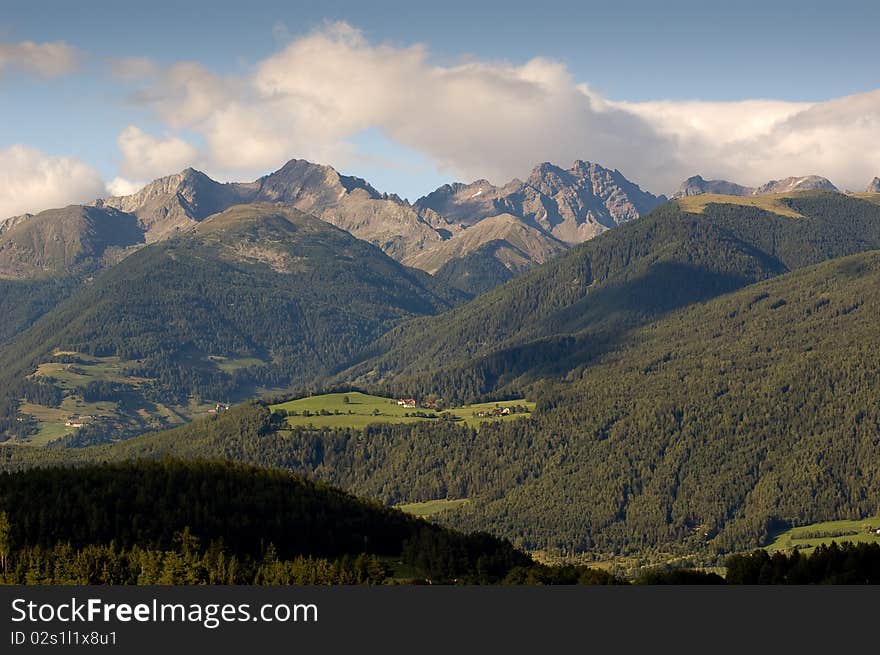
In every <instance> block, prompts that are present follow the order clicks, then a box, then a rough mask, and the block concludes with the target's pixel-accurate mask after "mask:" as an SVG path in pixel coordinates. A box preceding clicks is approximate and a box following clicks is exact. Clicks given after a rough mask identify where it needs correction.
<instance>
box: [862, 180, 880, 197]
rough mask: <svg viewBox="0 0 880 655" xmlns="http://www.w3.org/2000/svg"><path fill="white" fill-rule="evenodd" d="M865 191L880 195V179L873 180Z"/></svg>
mask: <svg viewBox="0 0 880 655" xmlns="http://www.w3.org/2000/svg"><path fill="white" fill-rule="evenodd" d="M865 191H866V192H868V193H880V177H875V178H874V179H873V180H871V183H870V184H869V185H868V188H867V189H865Z"/></svg>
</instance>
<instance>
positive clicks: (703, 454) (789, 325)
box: [457, 252, 880, 551]
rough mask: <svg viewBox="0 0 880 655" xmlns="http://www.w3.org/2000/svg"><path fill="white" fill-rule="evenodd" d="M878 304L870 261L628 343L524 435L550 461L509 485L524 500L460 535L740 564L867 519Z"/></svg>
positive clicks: (476, 520) (519, 473)
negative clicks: (736, 557)
mask: <svg viewBox="0 0 880 655" xmlns="http://www.w3.org/2000/svg"><path fill="white" fill-rule="evenodd" d="M878 289H880V256H878V254H877V253H876V252H874V253H866V254H860V255H855V256H853V257H849V258H845V259H841V260H834V261H830V262H826V263H823V264H820V265H818V266H816V267H812V268H808V269H806V270H799V271H796V272H794V273H791V274H788V275H784V276H781V277H779V278H776V279H773V280H770V281H766V282H763V283H760V284H758V285H755V286H752V287H748V288H746V289H743V290H740V291H738V292H736V293H734V294H731V295H728V296H723V297H720V298H717V299H715V300H713V301H711V302H709V303H706V304H703V305H700V306H697V307H693V308H689V309H686V310H684V311H681V312H677V313H675V314H673V315H671V316H669V317H667V318H664V319H662V320H660V321H658V322H656V323H652V324H650V325H648V326H646V327H643V328H640V329H638V330H636V331H634V332H632V333H631V334H629V335H627V336H626V338H625V339H623V340H622V342H621V343H619V344H618V345H617V347H616V348H615V349H614V350H613V351H610V352H609V353H607V354H606V355H604V356H602V357H601V358H600V359H598V360H597V361H594V362H592V363H591V365H589V366H587V367H584V368H582V369H578V370H577V371H574V372H572V374H571V375H570V376H569V382H568V383H567V384H565V385H561V386H559V387H556V388H554V389H553V390H550V391H548V392H547V394H546V395H545V396H544V401H543V407H544V411H541V412H538V413H537V414H536V415H535V416H536V420H535V421H534V422H533V423H531V424H529V425H525V424H523V425H521V426H520V427H521V428H522V430H521V431H520V433H519V434H518V435H517V436H516V438H517V439H518V440H519V443H520V444H522V446H521V448H524V446H525V444H529V447H530V448H531V449H532V450H534V451H537V452H547V453H549V454H548V455H547V457H546V459H545V460H544V463H543V464H540V463H538V462H536V461H534V460H533V459H532V460H530V461H526V462H524V463H522V464H520V465H518V466H517V468H514V469H512V470H508V471H507V476H508V479H510V478H517V477H519V479H525V480H527V482H525V483H523V484H522V485H508V486H507V487H506V488H504V489H500V488H496V489H495V490H494V493H489V492H487V493H486V497H487V498H489V499H491V500H488V501H487V502H486V503H485V504H481V503H474V502H472V503H470V504H469V506H468V509H469V511H468V512H467V513H462V516H461V517H460V520H459V521H457V524H458V525H460V526H467V525H481V526H484V527H485V528H488V529H491V530H494V531H495V532H496V533H497V534H505V535H508V536H513V535H516V536H517V537H518V538H519V540H520V543H527V544H531V545H540V544H547V543H554V542H555V543H561V544H566V545H568V546H570V545H577V546H578V547H580V548H589V547H590V546H598V547H599V548H600V549H602V550H608V549H613V548H620V547H624V548H629V549H634V550H638V549H640V548H644V547H652V546H655V545H657V544H666V545H667V546H668V547H669V546H672V545H673V544H679V545H686V547H687V548H688V549H694V550H695V549H701V548H707V549H718V550H720V551H729V550H732V549H738V548H748V547H752V546H757V545H761V544H765V543H767V540H768V539H769V538H770V536H771V534H772V532H773V530H774V529H776V528H777V527H779V526H786V525H802V524H807V523H810V522H813V521H819V520H829V519H838V518H860V517H865V516H871V515H873V514H874V513H876V511H877V503H878V499H880V466H878V462H880V458H878V455H880V444H878V439H877V434H878V430H880V413H878V407H877V403H876V402H874V400H873V396H874V389H875V387H876V384H877V382H878V380H880V360H878V358H877V356H876V353H877V352H878V349H880V343H878V334H880V333H878V331H877V330H876V326H875V320H874V317H875V316H876V314H877V311H880V293H878ZM507 436H508V437H509V438H511V439H512V438H514V436H513V435H507ZM497 438H498V439H499V440H501V439H502V435H497ZM510 448H511V449H513V450H516V448H515V447H513V446H510ZM526 470H527V471H528V475H525V471H526ZM560 497H563V498H565V502H564V503H560V502H558V501H559V498H560ZM548 508H552V509H548Z"/></svg>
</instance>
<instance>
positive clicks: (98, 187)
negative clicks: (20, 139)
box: [0, 145, 104, 218]
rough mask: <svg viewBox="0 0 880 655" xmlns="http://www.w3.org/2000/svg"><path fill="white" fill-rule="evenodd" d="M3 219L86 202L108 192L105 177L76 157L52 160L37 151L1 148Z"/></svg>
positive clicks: (0, 211)
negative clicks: (102, 177) (102, 178)
mask: <svg viewBox="0 0 880 655" xmlns="http://www.w3.org/2000/svg"><path fill="white" fill-rule="evenodd" d="M0 189H2V193H0V217H4V218H8V217H9V216H15V215H17V214H24V213H25V212H32V213H35V212H39V211H42V210H44V209H50V208H52V207H63V206H65V205H69V204H74V203H80V202H86V201H89V200H94V199H95V198H98V197H100V196H101V195H103V193H104V183H103V181H102V180H101V176H100V175H98V172H97V171H95V170H94V169H93V168H91V167H90V166H87V165H86V164H84V163H82V162H81V161H79V160H78V159H75V158H73V157H50V156H48V155H45V154H44V153H42V152H40V151H39V150H36V149H34V148H28V147H26V146H22V145H13V146H10V147H8V148H4V149H0Z"/></svg>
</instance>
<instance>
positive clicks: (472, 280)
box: [404, 214, 567, 293]
mask: <svg viewBox="0 0 880 655" xmlns="http://www.w3.org/2000/svg"><path fill="white" fill-rule="evenodd" d="M566 248H567V246H566V245H565V244H564V243H562V242H560V241H557V240H556V239H554V238H553V237H551V236H549V235H547V234H546V233H545V232H542V231H541V230H538V229H536V228H534V227H532V226H531V225H529V224H527V223H526V222H525V221H523V220H522V219H519V218H517V217H516V216H512V215H510V214H501V215H499V216H492V217H490V218H484V219H482V220H480V221H479V222H478V223H475V224H474V225H473V226H472V227H469V228H467V229H465V230H463V231H462V232H459V233H458V234H456V235H455V236H454V237H452V238H451V239H448V240H446V241H444V242H442V243H441V244H439V245H437V246H434V247H433V248H431V249H429V250H424V251H422V252H420V253H418V254H416V255H414V256H413V257H410V258H408V259H406V260H404V263H406V264H407V265H409V266H413V267H415V268H420V269H422V270H423V271H427V272H428V273H431V274H432V275H435V276H436V277H438V278H439V279H441V280H443V281H444V282H445V283H447V284H450V285H451V286H454V287H456V288H459V289H462V290H464V291H466V292H468V293H480V292H482V291H485V290H488V289H490V288H492V287H494V286H496V285H497V284H500V283H502V282H505V281H506V280H508V279H510V278H512V277H514V276H515V275H517V274H519V273H521V272H523V271H525V270H528V269H529V268H531V267H533V266H535V265H536V264H543V263H544V262H546V261H547V260H548V259H549V258H550V257H552V256H553V255H556V254H558V253H560V252H563V251H564V250H565V249H566ZM489 260H494V262H491V263H490V261H489ZM470 261H474V262H477V264H478V265H479V266H481V267H482V270H483V271H486V270H487V267H491V268H489V270H493V271H497V273H493V274H490V275H486V274H482V275H481V274H479V273H478V271H476V270H473V269H469V268H468V264H467V263H466V262H470ZM453 267H455V270H456V271H458V272H456V273H454V272H453Z"/></svg>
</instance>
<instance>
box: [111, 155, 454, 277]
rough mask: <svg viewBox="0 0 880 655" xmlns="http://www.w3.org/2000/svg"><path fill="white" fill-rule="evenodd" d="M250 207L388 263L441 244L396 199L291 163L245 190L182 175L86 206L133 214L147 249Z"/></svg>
mask: <svg viewBox="0 0 880 655" xmlns="http://www.w3.org/2000/svg"><path fill="white" fill-rule="evenodd" d="M255 202H270V203H276V204H280V205H283V206H285V207H292V208H294V209H298V210H300V211H304V212H308V213H310V214H313V215H315V216H317V217H318V218H321V219H322V220H325V221H327V222H328V223H332V224H333V225H336V226H337V227H340V228H342V229H344V230H347V231H348V232H350V233H351V234H353V235H354V236H356V237H358V238H360V239H363V240H365V241H370V242H371V243H374V244H375V245H377V246H379V247H380V248H382V249H383V250H384V251H385V252H386V253H387V254H389V255H391V256H392V257H395V258H396V259H403V258H404V257H406V256H408V255H411V254H413V253H415V252H417V251H419V250H421V249H423V248H425V247H427V246H428V245H430V244H431V243H433V242H438V243H439V242H440V241H442V240H443V235H442V234H441V233H440V232H438V229H437V228H436V227H435V226H433V225H432V224H431V223H430V222H429V221H427V220H425V219H423V218H422V217H421V216H419V215H418V214H417V213H416V212H415V210H414V209H413V208H412V207H411V206H410V205H409V204H408V203H406V202H404V201H402V200H401V199H400V198H398V197H397V196H390V195H387V194H381V193H379V192H378V191H376V190H375V189H374V188H373V187H371V186H370V185H369V184H367V182H365V181H364V180H362V179H360V178H355V177H347V176H345V175H340V174H339V173H337V172H336V171H335V170H334V169H333V168H331V167H330V166H320V165H318V164H312V163H310V162H307V161H304V160H297V159H294V160H291V161H289V162H288V163H287V164H285V165H284V166H283V167H281V168H280V169H279V170H277V171H275V172H274V173H271V174H270V175H266V176H265V177H261V178H260V179H258V180H256V181H254V182H245V183H240V182H233V183H228V184H221V183H220V182H216V181H215V180H212V179H211V178H210V177H208V176H207V175H205V174H204V173H201V172H199V171H196V170H193V169H191V168H188V169H186V170H185V171H182V172H180V173H177V174H176V175H169V176H168V177H163V178H160V179H158V180H155V181H153V182H151V183H150V184H148V185H147V186H145V187H144V188H143V189H141V190H140V191H138V192H137V193H135V194H132V195H130V196H120V197H114V198H107V199H106V200H103V201H101V200H98V201H96V202H95V203H94V204H95V205H97V206H103V207H114V208H116V209H120V210H121V211H124V212H128V213H132V214H134V215H135V216H137V217H138V221H139V223H140V224H141V226H142V227H143V229H144V231H145V233H146V239H147V242H153V241H158V240H161V239H163V238H166V237H168V236H170V235H172V234H174V233H176V232H177V231H179V230H183V229H189V228H192V227H194V226H195V225H196V224H198V223H199V222H200V221H201V220H203V219H205V218H207V217H208V216H211V215H212V214H216V213H218V212H221V211H224V210H225V209H228V208H229V207H231V206H233V205H237V204H247V203H255ZM433 218H435V219H436V218H437V217H433ZM438 222H442V221H438Z"/></svg>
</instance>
